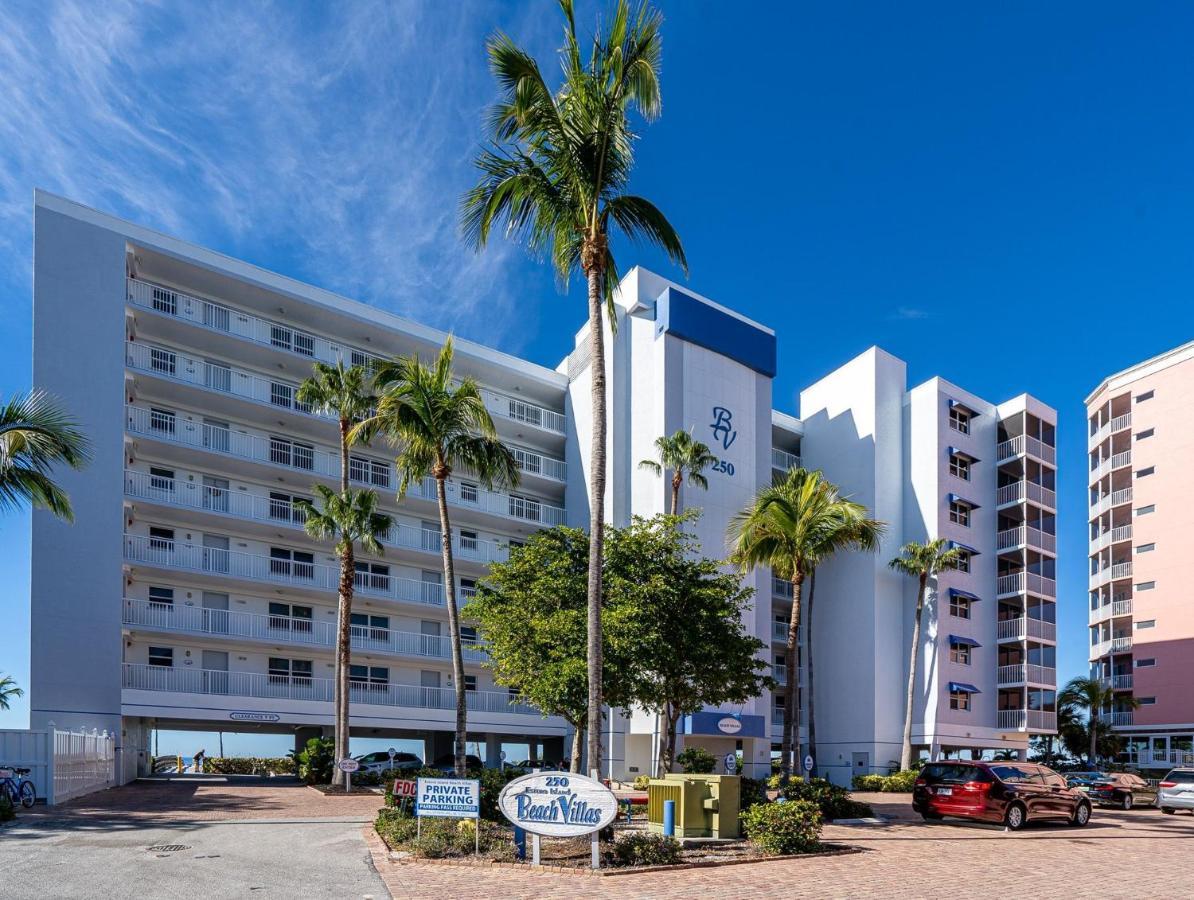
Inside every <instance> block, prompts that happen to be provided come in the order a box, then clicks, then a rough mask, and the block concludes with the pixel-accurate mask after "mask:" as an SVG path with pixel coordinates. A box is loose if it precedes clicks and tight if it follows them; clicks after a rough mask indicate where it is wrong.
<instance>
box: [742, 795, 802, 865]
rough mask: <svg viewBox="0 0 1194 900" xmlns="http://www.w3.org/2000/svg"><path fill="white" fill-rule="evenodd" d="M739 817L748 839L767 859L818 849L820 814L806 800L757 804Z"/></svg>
mask: <svg viewBox="0 0 1194 900" xmlns="http://www.w3.org/2000/svg"><path fill="white" fill-rule="evenodd" d="M741 818H742V827H743V828H744V829H745V831H746V836H747V838H748V839H749V840H750V842H751V843H752V844H754V845H755V846H756V847H758V848H759V849H760V850H762V851H763V852H764V853H766V854H768V855H769V856H778V855H781V854H788V853H809V852H811V851H813V850H816V849H817V848H818V847H819V846H820V840H821V822H822V817H821V811H820V810H819V809H818V808H817V805H816V804H815V803H813V802H811V801H809V800H791V801H784V802H781V801H776V802H775V803H756V804H755V805H754V806H752V807H751V808H750V809H748V810H747V811H746V812H744V813H742V816H741Z"/></svg>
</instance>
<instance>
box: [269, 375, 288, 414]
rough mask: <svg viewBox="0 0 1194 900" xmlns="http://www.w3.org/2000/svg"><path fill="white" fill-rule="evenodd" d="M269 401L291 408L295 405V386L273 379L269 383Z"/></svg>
mask: <svg viewBox="0 0 1194 900" xmlns="http://www.w3.org/2000/svg"><path fill="white" fill-rule="evenodd" d="M269 402H270V403H272V404H273V405H274V406H284V407H286V408H287V409H290V408H291V407H293V406H294V388H292V387H291V386H290V385H288V384H278V382H276V381H271V382H270V385H269Z"/></svg>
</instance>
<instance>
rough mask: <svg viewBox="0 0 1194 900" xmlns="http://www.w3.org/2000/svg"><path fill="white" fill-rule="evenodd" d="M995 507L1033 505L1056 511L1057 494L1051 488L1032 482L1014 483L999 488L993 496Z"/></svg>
mask: <svg viewBox="0 0 1194 900" xmlns="http://www.w3.org/2000/svg"><path fill="white" fill-rule="evenodd" d="M995 500H996V505H997V506H1012V505H1014V504H1016V503H1034V504H1036V505H1037V506H1040V507H1044V508H1046V509H1050V510H1055V509H1057V494H1056V492H1055V491H1053V490H1052V489H1051V488H1047V487H1045V486H1044V485H1041V484H1037V483H1036V482H1034V481H1016V482H1013V483H1012V484H1005V485H1004V486H1003V487H1001V488H999V489H998V491H997V492H996V495H995Z"/></svg>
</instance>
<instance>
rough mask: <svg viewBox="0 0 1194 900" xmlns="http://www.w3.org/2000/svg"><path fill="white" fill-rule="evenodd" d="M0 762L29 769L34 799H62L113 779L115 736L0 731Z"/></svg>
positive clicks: (100, 787)
mask: <svg viewBox="0 0 1194 900" xmlns="http://www.w3.org/2000/svg"><path fill="white" fill-rule="evenodd" d="M0 765H3V766H20V767H22V768H27V769H29V770H30V771H29V776H28V777H29V780H30V781H32V782H33V786H34V787H36V788H37V796H38V799H39V800H45V802H46V803H48V804H54V803H63V802H65V801H67V800H71V799H73V798H75V797H82V796H83V795H84V794H90V793H92V792H93V791H99V790H103V789H104V788H109V787H112V786H113V785H114V784H115V783H116V780H115V779H116V740H115V738H114V737H113V736H112V735H109V734H108V733H107V732H106V731H105V732H96V731H93V732H86V731H58V730H57V729H51V730H47V731H29V730H16V729H13V730H7V731H0Z"/></svg>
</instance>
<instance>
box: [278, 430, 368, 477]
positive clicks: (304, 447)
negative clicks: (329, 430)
mask: <svg viewBox="0 0 1194 900" xmlns="http://www.w3.org/2000/svg"><path fill="white" fill-rule="evenodd" d="M269 461H270V462H272V463H274V464H275V465H278V466H290V467H291V468H293V469H304V470H305V471H308V472H310V471H312V470H313V469H314V468H315V448H314V447H313V446H312V445H310V444H302V443H299V442H298V441H292V440H290V439H289V438H280V437H274V436H273V435H271V436H270V439H269ZM350 471H351V466H350Z"/></svg>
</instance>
